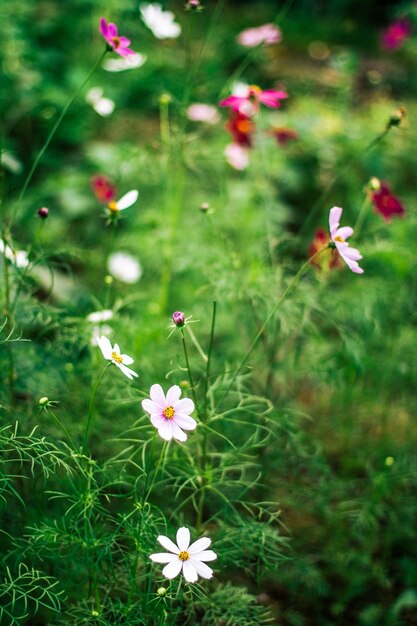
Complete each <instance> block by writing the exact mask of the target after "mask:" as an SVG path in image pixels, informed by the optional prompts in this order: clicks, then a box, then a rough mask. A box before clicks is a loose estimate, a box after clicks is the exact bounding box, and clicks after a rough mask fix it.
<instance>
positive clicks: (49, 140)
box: [15, 48, 108, 208]
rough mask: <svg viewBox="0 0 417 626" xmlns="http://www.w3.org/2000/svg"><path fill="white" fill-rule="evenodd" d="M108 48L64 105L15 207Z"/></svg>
mask: <svg viewBox="0 0 417 626" xmlns="http://www.w3.org/2000/svg"><path fill="white" fill-rule="evenodd" d="M107 52H108V49H107V48H106V49H105V50H104V52H103V53H102V54H101V55H100V56H99V58H98V59H97V61H96V62H95V63H94V65H93V67H92V68H91V70H90V71H89V73H88V74H87V76H86V78H85V79H84V80H83V82H82V83H81V85H80V86H79V87H78V88H77V89H76V91H75V92H74V93H73V94H72V96H71V97H70V99H69V100H68V102H67V103H66V105H65V106H64V108H63V109H62V111H61V113H60V115H59V117H58V119H57V120H56V122H55V124H54V125H53V127H52V129H51V131H50V133H49V135H48V137H47V138H46V141H45V143H44V144H43V146H42V148H41V149H40V150H39V152H38V154H37V156H36V158H35V160H34V162H33V165H32V167H31V168H30V170H29V173H28V175H27V176H26V179H25V182H24V183H23V187H22V190H21V192H20V194H19V197H18V199H17V203H16V207H15V208H19V207H20V204H21V202H22V200H23V198H24V196H25V194H26V191H27V189H28V187H29V184H30V182H31V180H32V178H33V175H34V173H35V171H36V169H37V167H38V165H39V163H40V161H41V159H42V157H43V155H44V154H45V152H46V150H47V149H48V147H49V144H50V143H51V141H52V139H53V138H54V136H55V133H56V131H57V130H58V128H59V126H60V124H61V122H62V120H63V119H64V117H65V115H66V113H67V111H68V109H69V108H70V106H71V105H72V103H73V102H74V100H75V99H76V98H77V97H78V95H79V94H80V93H81V91H82V90H83V89H84V87H85V86H86V84H87V83H88V81H89V80H90V78H91V77H92V75H93V74H94V72H95V71H96V69H97V67H98V66H99V65H100V63H101V62H102V60H103V59H104V57H105V55H106V54H107Z"/></svg>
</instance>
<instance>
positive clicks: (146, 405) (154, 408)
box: [142, 398, 161, 415]
mask: <svg viewBox="0 0 417 626" xmlns="http://www.w3.org/2000/svg"><path fill="white" fill-rule="evenodd" d="M142 408H143V410H144V411H146V412H147V413H149V414H151V415H153V414H160V412H161V407H160V406H158V405H157V404H156V402H152V400H149V399H148V398H147V399H146V400H142Z"/></svg>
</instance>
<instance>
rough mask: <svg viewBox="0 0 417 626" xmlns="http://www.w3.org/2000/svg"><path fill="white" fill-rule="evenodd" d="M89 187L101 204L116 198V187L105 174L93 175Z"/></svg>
mask: <svg viewBox="0 0 417 626" xmlns="http://www.w3.org/2000/svg"><path fill="white" fill-rule="evenodd" d="M91 188H92V190H93V192H94V195H95V197H96V198H97V200H98V201H99V202H102V203H103V204H107V203H108V202H111V201H112V200H115V199H116V187H115V186H114V185H113V183H112V182H111V181H110V180H109V179H108V178H106V176H101V175H98V176H93V178H92V179H91Z"/></svg>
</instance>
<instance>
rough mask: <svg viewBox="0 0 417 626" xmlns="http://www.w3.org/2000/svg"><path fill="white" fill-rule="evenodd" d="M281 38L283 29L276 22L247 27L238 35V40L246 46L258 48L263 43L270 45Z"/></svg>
mask: <svg viewBox="0 0 417 626" xmlns="http://www.w3.org/2000/svg"><path fill="white" fill-rule="evenodd" d="M281 39H282V36H281V31H280V29H279V28H278V26H275V24H263V25H262V26H257V27H255V28H247V29H246V30H243V31H242V32H241V33H240V35H238V37H237V40H238V42H239V43H240V44H241V45H242V46H245V47H246V48H256V46H260V45H261V44H264V45H265V46H270V45H272V44H274V43H278V42H280V41H281Z"/></svg>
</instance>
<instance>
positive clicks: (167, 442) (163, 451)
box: [144, 441, 169, 502]
mask: <svg viewBox="0 0 417 626" xmlns="http://www.w3.org/2000/svg"><path fill="white" fill-rule="evenodd" d="M168 445H169V441H165V442H164V445H163V446H162V450H161V454H160V455H159V459H158V463H157V465H156V468H155V472H154V475H153V476H152V482H151V484H150V487H149V489H148V493H147V494H146V495H145V500H144V501H145V502H147V501H148V500H149V496H150V495H151V493H152V489H153V488H154V485H155V482H156V478H157V476H158V473H159V469H160V467H161V463H162V461H163V460H164V459H165V455H166V451H167V448H168Z"/></svg>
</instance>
